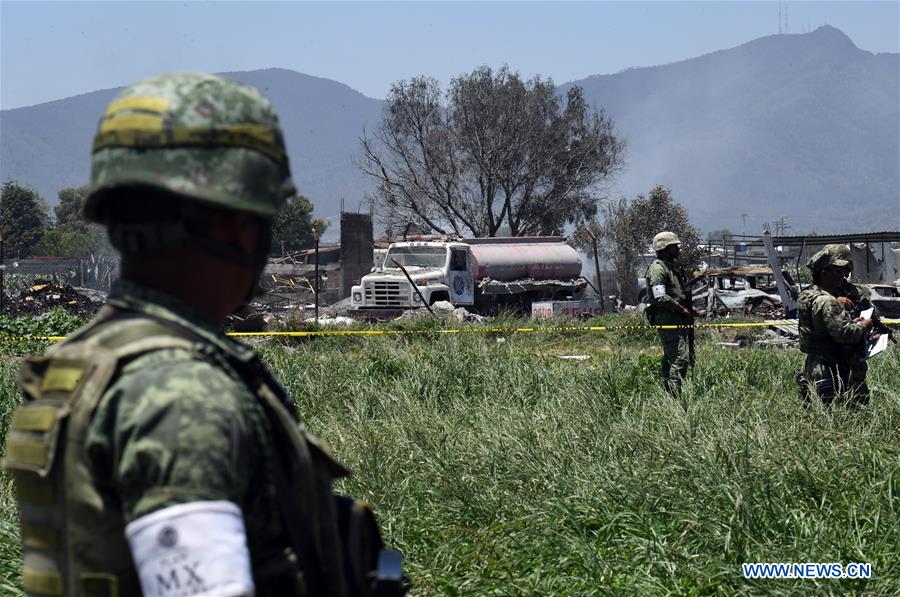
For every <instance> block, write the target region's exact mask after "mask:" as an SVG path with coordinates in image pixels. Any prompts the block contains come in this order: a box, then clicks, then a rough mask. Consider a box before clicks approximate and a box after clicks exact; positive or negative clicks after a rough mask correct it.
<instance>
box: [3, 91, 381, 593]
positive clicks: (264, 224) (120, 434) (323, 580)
mask: <svg viewBox="0 0 900 597" xmlns="http://www.w3.org/2000/svg"><path fill="white" fill-rule="evenodd" d="M91 178H92V180H91V188H90V193H89V196H88V197H87V200H86V203H85V215H86V217H87V219H88V220H91V221H94V222H100V223H102V224H104V225H106V226H107V228H108V230H109V235H110V239H111V242H112V243H113V245H114V246H115V247H116V248H117V249H118V250H119V251H120V253H121V254H122V278H123V279H122V280H121V281H120V282H119V283H118V284H117V285H116V286H115V288H114V289H113V291H112V292H111V294H110V296H109V300H108V302H107V304H106V305H105V306H104V307H103V308H102V309H101V311H100V313H99V315H98V316H97V318H96V319H95V320H94V321H92V322H91V323H90V324H89V325H88V326H87V327H85V328H84V329H82V330H80V331H78V332H76V333H75V334H73V335H72V336H71V337H70V338H69V339H67V340H66V341H65V342H63V343H61V344H59V345H57V346H54V347H52V348H51V349H50V350H48V351H47V354H46V355H45V356H43V357H38V358H31V359H29V360H27V361H26V363H25V364H24V365H23V368H22V371H21V374H20V380H19V382H20V385H21V387H22V388H23V390H24V395H25V399H24V403H23V405H22V407H20V409H19V410H18V411H17V413H16V415H15V417H14V419H13V422H12V425H11V430H10V433H9V435H8V440H7V441H8V443H7V450H6V458H5V462H4V464H5V467H6V468H7V469H8V470H11V471H12V472H13V475H14V479H15V484H16V488H17V494H18V500H19V504H20V513H21V529H22V541H23V547H24V549H23V556H24V557H23V560H24V562H23V583H24V588H25V591H26V593H28V594H30V595H85V596H88V595H90V596H95V595H104V596H106V595H108V596H115V595H139V594H141V592H143V593H144V594H145V595H157V596H167V595H249V594H254V593H255V594H256V595H279V596H280V595H304V594H311V595H345V594H365V593H366V592H367V591H366V589H365V587H360V586H355V585H352V582H353V581H355V580H356V579H358V578H359V574H363V575H364V574H365V572H367V571H368V569H371V568H368V569H366V570H356V569H354V570H352V571H350V568H348V566H350V567H352V566H353V565H356V564H353V563H351V564H348V563H347V559H346V558H345V556H346V555H347V554H346V553H344V551H342V549H343V548H342V545H343V541H342V539H341V537H340V536H339V533H340V531H339V527H338V521H337V516H338V513H337V512H336V510H337V509H338V507H339V505H340V503H341V502H340V500H338V499H336V498H335V497H334V496H333V494H332V493H331V482H332V479H334V478H337V477H341V476H344V475H346V474H347V471H346V470H345V469H344V468H343V467H341V466H340V465H339V464H338V463H336V462H335V461H334V460H332V459H331V458H330V457H329V456H328V453H327V452H326V450H325V449H324V448H323V447H322V445H321V443H320V442H318V441H317V440H316V439H315V438H314V437H312V436H311V435H309V434H308V433H306V432H305V431H304V429H303V428H302V427H301V426H298V425H297V423H296V420H295V416H294V407H293V403H292V401H291V400H290V398H289V397H288V396H287V395H286V393H285V392H284V390H283V389H282V388H281V386H280V385H279V384H278V383H277V382H276V381H275V380H274V379H273V378H272V377H271V375H270V374H269V373H268V372H267V371H266V368H265V367H264V366H263V364H262V363H261V362H260V360H259V359H258V357H257V356H256V354H255V353H254V352H253V351H252V350H251V349H250V348H248V347H246V346H244V345H241V344H238V343H236V342H233V341H231V340H230V339H228V338H227V337H226V336H225V335H224V334H223V333H222V326H223V324H224V322H225V319H226V317H227V315H228V314H229V313H231V312H232V311H234V310H235V309H236V308H238V307H239V306H240V305H241V304H242V303H244V302H245V301H246V300H247V299H248V297H250V296H251V295H252V293H253V292H254V289H255V285H256V283H257V280H258V278H259V276H260V274H261V271H262V268H263V266H264V264H265V260H266V255H267V253H268V251H269V241H270V231H271V225H272V219H273V218H274V216H275V215H276V214H277V213H278V211H279V209H280V208H281V207H282V205H283V204H284V202H285V199H286V198H287V197H288V196H290V195H291V194H292V193H294V187H293V184H292V182H291V175H290V169H289V164H288V159H287V155H286V153H285V147H284V142H283V139H282V133H281V130H280V126H279V123H278V119H277V116H276V114H275V112H274V111H273V109H272V108H271V106H270V104H269V102H268V101H267V100H266V99H265V98H264V97H263V96H262V95H261V94H260V93H259V92H258V91H256V90H255V89H253V88H251V87H248V86H245V85H243V84H239V83H236V82H233V81H229V80H226V79H223V78H220V77H216V76H210V75H203V74H175V75H164V76H160V77H154V78H150V79H146V80H144V81H141V82H139V83H137V84H135V85H132V86H130V87H128V88H126V89H125V90H124V91H123V92H121V93H120V94H119V96H118V97H117V98H116V99H115V100H114V101H113V102H112V103H111V104H110V105H109V107H108V108H107V110H106V113H105V114H104V115H103V117H102V119H101V120H100V124H99V131H98V133H97V136H96V138H95V141H94V146H93V162H92V173H91ZM349 508H350V509H351V510H352V511H353V512H358V511H359V510H360V508H362V506H361V505H360V504H358V503H355V504H351V505H350V506H349ZM353 520H371V519H368V518H365V517H363V518H359V517H357V518H353ZM375 533H376V534H377V528H376V529H375ZM357 547H358V546H357ZM375 553H376V555H375V556H374V557H377V551H376V552H375ZM354 555H356V554H354ZM365 557H366V559H367V562H366V564H365V566H369V565H370V564H371V560H372V555H371V554H365ZM365 566H363V567H365ZM372 566H373V567H374V564H372ZM349 572H353V574H350V573H349Z"/></svg>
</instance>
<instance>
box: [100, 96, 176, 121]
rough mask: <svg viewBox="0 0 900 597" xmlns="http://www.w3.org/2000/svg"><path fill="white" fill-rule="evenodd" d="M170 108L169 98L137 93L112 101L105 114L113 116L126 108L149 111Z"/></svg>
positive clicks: (160, 110) (162, 110) (161, 110)
mask: <svg viewBox="0 0 900 597" xmlns="http://www.w3.org/2000/svg"><path fill="white" fill-rule="evenodd" d="M168 109H169V100H167V99H164V98H161V97H147V96H141V95H136V96H134V97H126V98H125V99H120V100H119V101H117V102H113V103H111V104H110V105H109V106H108V107H107V108H106V112H105V114H104V116H113V115H114V114H116V113H117V112H123V111H125V110H143V111H147V112H165V111H166V110H168Z"/></svg>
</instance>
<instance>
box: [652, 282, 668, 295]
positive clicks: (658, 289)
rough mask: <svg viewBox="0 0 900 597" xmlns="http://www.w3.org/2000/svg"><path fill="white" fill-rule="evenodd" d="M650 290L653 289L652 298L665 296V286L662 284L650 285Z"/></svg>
mask: <svg viewBox="0 0 900 597" xmlns="http://www.w3.org/2000/svg"><path fill="white" fill-rule="evenodd" d="M651 290H652V291H653V298H659V297H661V296H666V287H665V285H663V284H657V285H656V286H654V287H652V288H651Z"/></svg>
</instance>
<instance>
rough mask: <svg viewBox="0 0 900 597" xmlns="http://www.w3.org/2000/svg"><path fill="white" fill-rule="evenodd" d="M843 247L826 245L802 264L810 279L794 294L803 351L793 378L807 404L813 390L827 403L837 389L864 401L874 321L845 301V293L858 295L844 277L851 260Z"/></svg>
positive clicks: (860, 402)
mask: <svg viewBox="0 0 900 597" xmlns="http://www.w3.org/2000/svg"><path fill="white" fill-rule="evenodd" d="M846 252H848V251H847V250H846V247H841V245H828V246H826V247H825V248H824V249H822V250H821V251H819V252H818V253H816V254H815V255H813V256H812V258H811V259H810V260H809V262H808V263H807V264H806V266H807V267H808V268H810V269H811V270H812V273H813V285H812V286H810V287H809V288H807V289H806V290H804V291H803V292H802V293H800V296H799V298H798V300H797V317H798V329H799V332H800V350H801V351H803V352H804V353H806V362H805V363H804V366H803V370H802V371H801V372H800V373H799V374H798V375H797V381H798V383H799V384H800V389H801V393H802V395H803V398H804V403H805V404H806V405H807V406H808V405H809V404H810V403H811V399H812V396H813V395H816V396H818V397H819V398H820V399H821V400H822V403H823V404H825V405H826V406H830V405H831V404H832V402H833V401H834V399H835V398H836V397H838V396H839V395H842V394H843V395H846V396H847V397H848V398H849V399H850V404H851V405H855V406H862V405H865V404H867V403H868V401H869V388H868V386H867V385H866V371H867V366H866V362H865V347H866V342H867V340H868V338H869V335H870V333H871V330H872V325H873V322H872V320H871V319H863V318H861V317H856V318H853V317H851V315H850V313H849V312H848V309H847V307H845V305H847V306H849V305H848V303H849V301H850V300H852V299H847V294H848V293H849V294H851V295H853V296H855V297H857V299H858V300H859V299H861V297H860V294H859V291H858V290H857V289H856V287H854V286H853V285H852V284H850V283H849V282H848V281H847V276H848V275H849V273H850V267H851V266H850V260H849V259H848V258H847V257H848V255H846ZM854 304H855V302H854Z"/></svg>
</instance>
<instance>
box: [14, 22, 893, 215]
mask: <svg viewBox="0 0 900 597" xmlns="http://www.w3.org/2000/svg"><path fill="white" fill-rule="evenodd" d="M222 74H224V75H225V76H228V77H231V78H234V79H236V80H239V81H242V82H245V83H248V84H251V85H253V86H255V87H257V88H259V89H260V90H262V91H263V93H265V94H266V95H267V96H268V97H269V99H270V100H271V101H272V104H273V105H274V107H275V109H276V110H277V111H278V113H279V115H280V118H281V121H282V125H283V127H284V131H285V138H286V140H287V145H288V153H289V155H290V159H291V163H292V166H293V170H294V177H295V182H296V183H297V187H298V188H299V190H300V192H301V193H303V194H304V195H307V196H308V197H310V198H311V199H312V201H313V203H314V205H315V207H316V213H317V215H318V216H320V217H329V218H331V217H333V216H336V215H337V214H338V212H339V211H340V209H341V206H342V204H343V207H344V209H346V210H347V211H356V210H357V209H359V207H360V205H363V200H364V197H365V194H366V193H367V192H370V191H371V189H372V183H371V182H370V181H369V180H368V179H367V178H366V177H365V176H364V175H362V174H361V173H360V172H359V170H358V168H357V167H356V165H355V161H356V160H358V159H359V157H360V146H359V138H360V137H361V136H362V134H363V131H364V130H370V131H371V130H372V129H374V128H375V127H376V126H377V125H378V123H379V121H380V118H381V112H382V110H383V108H384V106H385V102H383V101H381V100H377V99H373V98H369V97H366V96H364V95H362V94H361V93H359V92H357V91H355V90H353V89H352V88H351V87H349V86H347V85H345V84H342V83H338V82H336V81H332V80H329V79H323V78H318V77H312V76H309V75H304V74H301V73H297V72H294V71H290V70H285V69H280V68H271V69H265V70H257V71H248V72H234V73H222ZM426 74H427V73H426ZM572 85H579V86H581V87H582V88H583V89H584V92H585V97H586V99H587V100H588V102H590V103H591V104H593V105H594V106H596V107H597V108H602V109H603V110H604V111H605V112H606V114H607V115H608V116H610V117H611V118H612V120H613V122H614V124H615V128H616V132H617V134H618V135H620V136H621V137H622V138H623V139H624V140H625V142H626V163H625V166H624V168H623V169H622V171H621V172H620V173H619V175H618V177H617V179H616V180H615V181H614V183H613V185H612V186H611V187H610V188H609V189H608V192H609V193H610V194H611V195H613V196H617V195H626V196H633V195H635V194H638V193H644V192H647V191H649V189H650V188H652V187H653V186H655V185H657V184H662V185H665V186H668V187H669V188H671V189H672V191H673V194H674V196H675V198H676V200H678V201H680V202H682V203H683V204H684V205H686V206H687V208H688V211H689V212H690V214H691V218H692V220H693V221H694V223H695V224H696V225H698V226H700V227H701V228H703V229H705V230H713V229H717V228H723V227H728V228H730V229H731V230H732V232H739V231H740V230H741V227H742V219H741V214H746V217H745V220H744V221H745V222H746V231H747V232H748V233H758V232H759V230H760V229H761V226H762V224H763V222H766V221H769V222H772V221H774V220H776V219H778V218H781V217H785V219H786V221H787V222H788V223H789V224H790V226H791V229H790V231H791V232H797V233H800V232H812V231H818V232H848V231H867V230H883V229H897V228H900V134H898V131H900V54H893V53H891V54H872V53H871V52H867V51H865V50H861V49H859V48H857V47H856V46H855V45H854V43H853V42H852V41H851V40H850V38H849V37H847V36H846V35H845V34H844V33H842V32H841V31H839V30H838V29H835V28H834V27H829V26H824V27H820V28H819V29H816V30H815V31H813V32H811V33H805V34H778V35H771V36H767V37H763V38H759V39H756V40H753V41H751V42H748V43H746V44H743V45H741V46H738V47H735V48H730V49H727V50H721V51H718V52H713V53H711V54H706V55H703V56H700V57H697V58H692V59H689V60H684V61H680V62H675V63H671V64H665V65H660V66H653V67H642V68H631V69H627V70H625V71H622V72H619V73H616V74H610V75H595V76H590V77H587V78H585V79H582V80H579V81H572V82H569V83H566V84H563V85H560V86H559V90H560V92H561V93H564V92H565V91H566V90H567V89H568V88H569V87H571V86H572ZM117 92H118V89H105V90H101V91H95V92H92V93H87V94H84V95H79V96H75V97H70V98H66V99H61V100H57V101H52V102H47V103H43V104H39V105H36V106H29V107H24V108H16V109H12V110H3V111H0V176H2V178H3V180H6V179H13V180H17V181H19V182H22V183H27V184H30V185H32V186H33V187H34V188H35V189H36V190H38V191H39V192H40V193H41V194H42V195H43V196H44V197H45V198H46V199H47V200H48V202H49V203H51V204H53V203H55V202H56V193H57V191H58V190H59V189H62V188H65V187H70V186H78V185H81V184H85V183H86V182H87V180H88V177H89V166H90V155H89V149H88V148H89V147H90V144H91V139H92V137H93V134H94V132H95V129H96V125H97V119H98V117H99V115H100V114H101V113H102V112H103V110H104V108H105V106H106V104H108V103H109V101H110V100H111V99H112V98H113V97H114V95H115V94H116V93H117Z"/></svg>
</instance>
